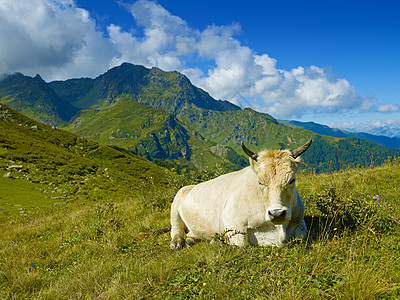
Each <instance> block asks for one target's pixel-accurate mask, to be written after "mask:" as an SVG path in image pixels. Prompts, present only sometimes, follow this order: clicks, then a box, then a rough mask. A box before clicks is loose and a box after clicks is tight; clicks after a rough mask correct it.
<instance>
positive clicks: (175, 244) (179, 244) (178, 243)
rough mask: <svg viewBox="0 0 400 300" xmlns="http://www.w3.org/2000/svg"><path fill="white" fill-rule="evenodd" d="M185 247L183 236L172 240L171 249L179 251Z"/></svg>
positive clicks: (176, 236)
mask: <svg viewBox="0 0 400 300" xmlns="http://www.w3.org/2000/svg"><path fill="white" fill-rule="evenodd" d="M183 245H184V240H183V238H182V237H181V236H178V235H175V236H174V238H173V239H172V240H171V244H170V245H169V247H170V248H171V249H172V250H178V249H181V248H183Z"/></svg>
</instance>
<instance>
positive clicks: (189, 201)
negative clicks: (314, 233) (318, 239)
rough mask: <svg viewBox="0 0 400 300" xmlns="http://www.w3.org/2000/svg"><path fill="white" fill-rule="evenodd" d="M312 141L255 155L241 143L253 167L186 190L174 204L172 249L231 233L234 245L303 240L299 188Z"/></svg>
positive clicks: (182, 189) (304, 229)
mask: <svg viewBox="0 0 400 300" xmlns="http://www.w3.org/2000/svg"><path fill="white" fill-rule="evenodd" d="M311 143H312V139H310V140H309V141H308V142H307V143H306V144H304V145H303V146H301V147H299V148H296V149H295V150H292V151H290V150H275V151H269V150H264V151H261V152H259V153H254V152H252V151H251V150H249V149H248V148H247V147H246V146H245V145H244V143H243V142H242V143H241V145H242V149H243V151H244V153H246V154H247V155H248V156H249V162H250V166H248V167H245V168H243V169H241V170H239V171H236V172H232V173H228V174H225V175H222V176H219V177H217V178H214V179H212V180H209V181H206V182H202V183H200V184H197V185H189V186H185V187H183V188H181V189H180V190H179V191H178V193H177V194H176V196H175V198H174V200H173V202H172V205H171V244H170V248H171V249H179V248H182V247H183V246H184V244H185V240H184V233H185V232H187V235H186V244H187V245H192V244H193V243H195V242H196V241H198V240H210V239H212V237H213V236H215V234H221V233H225V234H227V237H228V241H229V244H232V245H237V246H240V247H241V246H244V245H246V244H247V243H249V244H252V245H259V246H268V245H270V246H276V247H283V246H284V245H285V244H287V242H288V241H289V240H290V239H292V238H300V239H304V238H305V237H306V236H307V234H308V231H307V227H306V224H305V222H304V219H303V217H304V204H303V201H302V200H301V198H300V195H299V193H298V192H297V190H296V186H295V176H296V173H297V171H298V170H299V167H300V165H301V163H302V159H301V157H300V155H301V154H303V153H304V152H305V151H306V150H307V149H308V148H309V147H310V145H311Z"/></svg>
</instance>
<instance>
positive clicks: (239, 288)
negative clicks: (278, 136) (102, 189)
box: [0, 160, 400, 299]
mask: <svg viewBox="0 0 400 300" xmlns="http://www.w3.org/2000/svg"><path fill="white" fill-rule="evenodd" d="M399 178H400V164H399V162H398V161H396V160H394V161H390V162H388V163H387V164H385V165H384V166H382V167H378V168H371V169H356V170H348V171H345V172H341V173H333V174H322V175H314V174H308V175H305V174H303V175H301V176H300V177H299V180H298V189H299V192H300V194H301V195H302V196H303V199H304V201H305V203H306V221H307V225H308V226H309V227H311V230H310V235H309V238H308V240H307V241H306V242H301V241H294V242H292V243H290V244H289V245H288V246H287V247H285V248H283V249H277V248H272V247H265V248H262V247H253V246H246V247H243V248H238V247H234V246H227V245H224V244H221V243H212V244H210V243H206V242H201V243H198V244H196V245H195V246H193V247H190V248H185V249H182V250H181V251H171V250H169V234H168V233H163V232H162V231H161V232H160V233H159V234H153V233H154V231H156V230H157V229H161V228H164V227H168V226H169V203H170V201H171V200H172V197H173V194H174V193H175V192H176V190H177V189H178V188H179V186H180V185H181V184H182V182H179V181H178V180H174V179H173V178H171V189H170V190H160V189H158V188H157V187H156V186H155V185H154V186H153V188H151V189H150V188H148V189H147V191H148V192H147V193H146V194H133V192H132V194H124V195H118V194H117V193H114V194H112V195H108V200H107V201H103V202H100V203H97V204H94V202H91V201H86V202H83V201H81V200H79V199H77V200H75V201H71V202H70V203H69V204H65V205H64V206H60V205H59V206H55V207H52V208H48V209H47V210H42V211H38V212H35V213H32V214H30V215H28V214H27V215H7V216H4V218H3V221H2V222H1V224H0V298H1V299H3V298H4V299H23V298H31V299H190V298H196V299H208V298H216V299H226V298H230V299H283V298H286V299H399V298H400V246H399V245H400V230H399V223H398V222H399V221H398V220H399V218H400V216H399V214H400V213H399V212H400V191H399V185H398V179H399ZM348 203H350V204H354V206H353V207H352V206H350V205H348ZM361 204H365V205H364V206H362V205H361ZM323 205H331V206H333V207H334V208H335V209H328V208H326V207H325V209H324V207H323ZM360 210H361V212H362V213H363V214H364V216H362V217H359V214H358V213H359V211H360ZM366 213H367V214H370V215H365V214H366Z"/></svg>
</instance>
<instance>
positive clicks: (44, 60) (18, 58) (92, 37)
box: [0, 0, 117, 79]
mask: <svg viewBox="0 0 400 300" xmlns="http://www.w3.org/2000/svg"><path fill="white" fill-rule="evenodd" d="M95 27H96V24H95V22H94V20H92V19H91V18H90V16H89V13H88V12H87V11H86V10H84V9H80V8H78V7H75V5H74V3H73V1H49V0H32V1H22V0H2V1H1V2H0V71H1V72H3V73H5V72H15V71H20V72H23V73H26V74H28V75H32V74H36V73H41V74H42V75H43V76H44V77H45V78H49V79H53V78H57V77H58V78H65V76H82V75H97V74H98V73H100V72H102V71H104V69H105V68H107V67H108V66H109V65H108V63H109V61H110V57H112V56H114V55H116V53H117V49H116V48H114V45H113V44H112V43H111V42H110V41H109V40H107V39H105V38H104V37H103V35H102V33H101V32H98V31H96V30H95ZM102 59H104V61H105V63H101V62H102ZM79 73H80V74H79Z"/></svg>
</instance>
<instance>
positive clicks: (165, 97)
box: [49, 63, 240, 117]
mask: <svg viewBox="0 0 400 300" xmlns="http://www.w3.org/2000/svg"><path fill="white" fill-rule="evenodd" d="M49 86H50V87H51V88H53V89H54V91H55V92H56V93H57V94H58V95H60V97H61V98H62V99H63V100H64V101H67V102H69V103H71V104H72V105H74V106H76V107H78V108H80V109H88V108H97V109H103V108H106V107H108V106H110V105H113V104H115V103H116V102H118V101H119V99H120V98H121V96H123V95H129V96H130V97H131V98H134V99H135V100H136V101H138V102H139V103H142V104H146V105H150V106H152V107H153V108H157V109H163V110H164V111H166V112H168V113H170V114H173V115H176V116H178V117H179V116H180V115H185V114H187V113H188V112H189V111H191V110H193V109H197V108H202V109H211V110H216V111H228V110H240V108H239V107H238V106H236V105H234V104H232V103H230V102H229V101H219V100H215V99H213V98H212V97H211V96H210V95H209V94H208V93H206V92H205V91H203V90H201V89H199V88H197V87H195V86H194V85H192V84H191V82H190V80H189V79H188V78H187V77H186V76H184V75H182V74H180V73H178V72H165V71H162V70H160V69H158V68H151V69H148V68H145V67H143V66H137V65H133V64H129V63H123V64H122V65H120V66H118V67H115V68H112V69H110V70H109V71H107V72H106V73H104V74H103V75H100V76H99V77H97V78H96V79H93V80H90V79H82V80H79V79H74V80H67V81H66V82H60V81H57V82H51V83H49Z"/></svg>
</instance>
